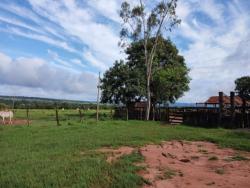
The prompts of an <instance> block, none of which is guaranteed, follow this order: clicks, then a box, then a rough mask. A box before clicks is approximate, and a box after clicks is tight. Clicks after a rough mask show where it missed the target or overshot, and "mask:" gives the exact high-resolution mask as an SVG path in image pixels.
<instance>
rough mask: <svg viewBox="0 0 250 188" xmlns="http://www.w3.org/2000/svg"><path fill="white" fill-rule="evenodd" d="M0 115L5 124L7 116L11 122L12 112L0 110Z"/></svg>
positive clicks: (10, 122)
mask: <svg viewBox="0 0 250 188" xmlns="http://www.w3.org/2000/svg"><path fill="white" fill-rule="evenodd" d="M0 116H1V117H2V119H3V124H5V118H9V124H12V118H13V112H12V111H0Z"/></svg>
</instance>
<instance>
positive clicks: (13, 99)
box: [0, 96, 105, 109]
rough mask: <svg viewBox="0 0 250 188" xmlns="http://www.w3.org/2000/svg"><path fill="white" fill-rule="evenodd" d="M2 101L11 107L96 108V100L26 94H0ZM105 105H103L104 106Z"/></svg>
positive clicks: (0, 100) (0, 101)
mask: <svg viewBox="0 0 250 188" xmlns="http://www.w3.org/2000/svg"><path fill="white" fill-rule="evenodd" d="M0 103H3V104H5V105H8V106H9V108H31V109H32V108H33V109H35V108H36V109H53V108H55V107H56V106H57V107H58V108H65V109H73V108H96V102H93V101H78V100H66V99H51V98H40V97H25V96H0ZM103 106H105V105H102V107H103Z"/></svg>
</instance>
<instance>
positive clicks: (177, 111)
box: [114, 92, 250, 128]
mask: <svg viewBox="0 0 250 188" xmlns="http://www.w3.org/2000/svg"><path fill="white" fill-rule="evenodd" d="M225 99H227V102H226V103H224V102H225ZM235 99H237V102H236V100H235ZM239 101H241V100H239V98H238V96H237V97H235V93H234V92H231V94H230V97H229V102H230V103H228V97H225V96H224V95H223V93H222V92H220V93H219V96H218V100H217V102H218V103H217V102H215V103H213V105H210V106H209V105H208V104H209V103H203V105H202V103H199V105H198V106H196V107H183V108H179V107H160V108H155V109H154V108H152V110H151V113H150V120H155V121H165V122H168V123H170V124H173V125H176V124H182V123H183V124H186V125H192V126H204V127H218V126H220V127H225V128H250V105H249V104H250V103H248V102H245V103H240V102H239ZM240 104H241V105H240ZM145 110H146V108H145V106H144V105H139V104H137V105H136V106H135V107H130V108H128V109H126V108H117V109H116V110H115V115H114V117H116V118H123V119H125V118H124V117H126V116H127V117H128V119H134V120H144V119H145Z"/></svg>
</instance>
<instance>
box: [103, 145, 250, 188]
mask: <svg viewBox="0 0 250 188" xmlns="http://www.w3.org/2000/svg"><path fill="white" fill-rule="evenodd" d="M134 150H135V148H132V147H121V148H118V149H110V148H103V149H101V150H98V151H100V152H104V153H107V154H108V156H107V161H108V162H110V163H111V162H113V161H115V160H117V159H118V158H119V157H121V156H122V155H128V154H130V153H132V152H133V151H134ZM137 150H138V149H137ZM139 151H140V153H141V154H142V155H143V156H144V158H145V161H144V163H143V165H144V166H146V169H145V170H143V171H140V172H139V173H138V174H139V175H140V176H142V177H143V178H145V179H146V180H148V184H145V185H144V186H143V188H203V187H204V188H205V187H206V188H207V187H223V188H224V187H226V188H233V187H241V188H249V187H250V153H249V152H242V151H235V150H233V149H228V148H223V149H222V148H219V147H218V146H217V145H215V144H212V143H208V142H186V141H171V142H162V143H161V144H160V145H147V146H144V147H142V148H139ZM138 165H139V164H138ZM140 165H142V164H140Z"/></svg>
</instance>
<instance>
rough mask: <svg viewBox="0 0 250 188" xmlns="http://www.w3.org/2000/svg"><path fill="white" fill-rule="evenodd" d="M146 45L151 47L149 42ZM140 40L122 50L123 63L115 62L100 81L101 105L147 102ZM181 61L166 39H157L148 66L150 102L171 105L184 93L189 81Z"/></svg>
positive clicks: (180, 57) (185, 68)
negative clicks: (149, 68) (152, 57)
mask: <svg viewBox="0 0 250 188" xmlns="http://www.w3.org/2000/svg"><path fill="white" fill-rule="evenodd" d="M154 40H155V39H154V38H151V39H150V40H149V42H148V48H149V49H150V48H152V46H153V45H152V44H153V41H154ZM143 45H144V44H143V41H142V40H141V41H138V42H133V43H132V44H131V46H130V47H129V48H127V49H126V54H127V61H126V62H124V61H120V62H118V61H116V62H115V64H114V66H113V67H112V68H110V69H109V70H108V71H107V72H106V73H105V74H104V78H103V79H102V80H101V89H102V91H103V92H102V97H101V100H102V102H110V103H116V104H117V103H123V104H128V103H129V102H135V101H141V100H145V99H147V93H146V87H147V83H146V76H147V75H146V74H145V70H146V65H145V63H144V60H145V59H144V58H145V56H144V48H143ZM188 73H189V69H188V68H187V66H186V64H185V61H184V58H183V57H182V56H180V55H179V52H178V50H177V48H176V47H175V46H174V45H173V43H172V42H171V41H170V40H166V39H164V38H163V37H160V38H159V45H158V48H157V50H156V54H155V57H154V59H153V64H152V78H151V84H150V88H151V100H152V103H154V104H155V103H163V102H174V101H176V100H177V99H178V98H180V97H181V96H182V95H183V93H184V92H185V91H188V89H189V87H188V84H189V82H190V78H189V76H188Z"/></svg>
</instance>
